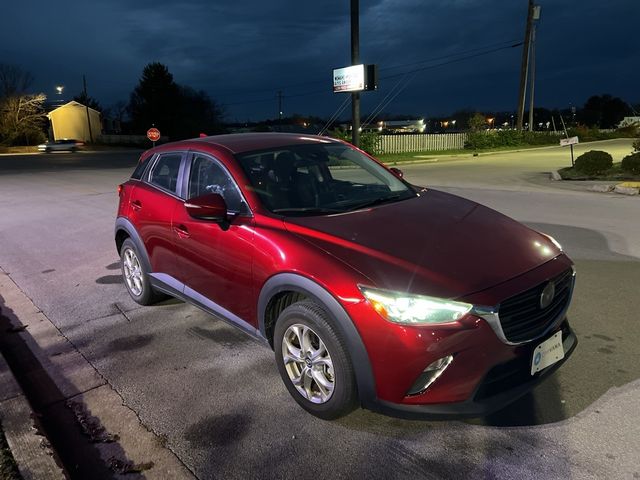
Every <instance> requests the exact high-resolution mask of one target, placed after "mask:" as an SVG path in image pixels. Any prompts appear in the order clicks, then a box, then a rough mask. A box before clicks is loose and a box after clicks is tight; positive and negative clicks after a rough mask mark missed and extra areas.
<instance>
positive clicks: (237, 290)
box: [172, 153, 255, 326]
mask: <svg viewBox="0 0 640 480" xmlns="http://www.w3.org/2000/svg"><path fill="white" fill-rule="evenodd" d="M189 165H190V168H188V169H187V172H185V174H187V175H188V182H187V183H186V184H187V192H186V198H187V199H189V198H194V197H198V196H201V195H204V194H207V193H218V194H220V195H222V197H223V198H224V199H225V202H226V203H227V208H228V211H229V212H230V221H229V225H225V226H221V225H218V224H216V223H213V222H210V221H206V220H199V219H195V218H192V217H191V216H190V215H189V214H188V213H187V211H186V209H185V207H184V203H183V204H182V205H181V206H180V207H178V208H176V210H175V211H174V215H173V222H172V223H173V231H174V234H175V237H174V242H175V245H176V250H175V251H176V256H177V261H178V264H179V268H180V274H179V277H178V279H179V280H180V281H181V282H183V283H184V284H185V293H186V294H188V295H191V296H194V297H195V298H196V300H198V301H200V302H201V303H206V302H203V299H202V298H200V297H199V296H202V297H204V298H205V299H206V300H208V301H209V302H213V304H215V305H214V307H222V309H224V310H226V311H227V312H230V313H231V314H232V315H233V316H236V317H239V318H240V319H242V320H244V321H246V322H249V323H250V324H252V325H254V324H255V319H253V318H250V317H251V312H252V311H253V310H252V309H251V306H250V302H249V301H248V299H249V297H250V292H251V288H252V271H251V267H252V265H251V264H252V258H253V229H252V228H251V226H252V224H253V218H252V217H251V215H250V212H249V209H248V207H247V204H246V202H245V201H244V200H243V198H242V195H241V194H240V190H239V189H238V186H237V185H236V182H235V181H234V180H233V178H232V177H231V175H230V174H229V173H228V171H227V170H226V169H225V168H224V167H223V166H222V164H221V163H220V162H219V161H218V160H216V159H214V158H213V157H211V156H209V155H205V154H201V153H193V154H192V156H191V159H190V162H189ZM209 306H211V305H209ZM214 309H217V310H218V311H220V312H222V313H225V312H224V310H222V309H220V308H214ZM226 316H227V317H229V315H226ZM231 319H232V320H233V318H231ZM254 326H255V325H254Z"/></svg>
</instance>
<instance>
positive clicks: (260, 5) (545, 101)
mask: <svg viewBox="0 0 640 480" xmlns="http://www.w3.org/2000/svg"><path fill="white" fill-rule="evenodd" d="M539 4H540V5H541V6H542V17H541V20H540V22H539V24H538V29H537V40H538V42H537V73H536V76H537V78H536V105H538V106H545V107H549V108H554V107H568V106H570V105H576V106H581V105H583V104H584V102H585V101H586V99H587V98H588V97H589V96H591V95H594V94H603V93H610V94H612V95H614V96H619V97H621V98H622V99H623V100H625V101H627V102H630V103H638V102H640V88H639V87H638V86H639V85H640V37H638V30H637V25H638V20H639V19H640V0H608V1H602V0H539ZM526 12H527V0H440V1H433V0H361V1H360V27H361V33H360V43H361V61H362V62H363V63H377V64H378V65H379V68H380V81H379V90H378V91H377V92H371V93H365V94H363V107H362V110H363V112H365V113H366V112H368V111H371V110H373V109H374V108H375V107H376V106H377V105H378V104H380V102H382V101H383V100H384V99H385V97H387V95H388V94H390V95H389V96H388V97H387V99H389V98H391V97H392V96H393V95H394V94H395V93H398V95H397V96H396V97H395V98H393V100H392V101H391V102H390V103H389V104H388V105H387V106H386V107H385V108H384V109H383V110H382V111H383V113H386V114H414V115H423V116H435V115H444V114H448V113H452V112H453V111H455V110H459V109H463V108H470V109H477V110H485V111H491V110H492V111H497V110H514V109H515V108H516V102H517V96H518V84H519V70H520V60H521V54H522V46H518V47H515V48H504V49H501V50H498V49H500V48H501V47H505V46H508V45H512V44H515V43H519V42H522V40H523V37H524V27H525V21H526ZM0 18H1V19H0V25H1V28H0V63H8V64H15V65H18V66H20V67H21V68H23V69H24V70H27V71H29V72H31V73H32V74H33V76H34V77H35V82H34V85H33V88H32V89H33V90H34V91H41V92H44V93H46V94H47V95H48V96H49V98H55V97H56V94H55V88H54V87H55V85H56V84H62V85H64V86H65V91H64V94H63V97H65V98H66V99H69V100H70V99H71V97H72V96H74V95H76V94H78V93H80V91H81V90H82V75H83V74H85V75H86V77H87V84H88V85H87V86H88V93H89V95H90V96H92V97H94V98H96V99H97V100H98V101H99V102H100V103H101V104H102V106H103V107H109V106H110V105H112V104H114V103H115V102H117V101H118V100H124V101H128V99H129V93H130V92H131V90H132V89H133V88H134V86H135V85H136V84H137V81H138V79H139V77H140V74H141V72H142V69H143V67H144V66H145V65H146V64H147V63H149V62H153V61H158V62H162V63H164V64H166V65H167V66H168V67H169V70H170V71H171V73H173V75H174V78H175V80H176V82H178V83H181V84H185V85H189V86H191V87H193V88H196V89H202V90H204V91H206V92H207V93H209V95H210V96H211V97H212V98H213V99H215V100H216V101H217V102H219V103H222V104H224V105H225V109H226V120H227V121H245V120H249V119H251V120H260V119H265V118H274V117H276V116H277V105H278V103H277V100H276V94H277V91H278V90H281V91H282V93H283V95H284V102H283V111H284V115H285V116H287V115H291V114H293V113H299V114H302V115H318V116H324V117H328V116H330V115H332V114H333V113H334V112H335V111H336V109H337V108H338V107H339V106H340V104H341V102H342V101H343V100H344V99H345V94H333V93H332V92H331V72H332V69H333V68H336V67H341V66H346V65H348V64H350V33H349V0H341V1H337V0H323V1H318V2H310V1H306V0H298V1H293V0H288V1H287V0H271V1H264V0H245V1H233V2H232V1H227V0H187V1H182V2H178V1H168V0H155V1H150V0H130V1H125V0H108V1H107V0H96V1H86V0H85V1H80V0H67V1H63V0H58V1H51V0H23V1H21V2H15V1H14V2H11V3H8V4H5V5H3V8H2V16H1V17H0ZM491 50H496V51H491ZM461 57H472V58H466V59H463V60H460V61H456V60H458V59H460V58H461ZM440 64H445V65H440ZM438 65H440V66H438ZM416 69H421V70H419V71H417V72H414V73H413V74H409V75H407V76H405V75H403V74H404V73H405V72H408V71H412V70H416ZM399 82H400V83H399ZM403 87H404V88H403ZM348 112H349V109H347V110H346V111H345V113H344V114H343V117H344V118H347V117H348Z"/></svg>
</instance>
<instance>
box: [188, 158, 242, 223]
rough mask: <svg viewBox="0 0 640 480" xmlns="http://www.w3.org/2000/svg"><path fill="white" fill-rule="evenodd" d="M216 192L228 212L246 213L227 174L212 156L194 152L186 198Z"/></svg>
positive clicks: (233, 183) (240, 198) (238, 194)
mask: <svg viewBox="0 0 640 480" xmlns="http://www.w3.org/2000/svg"><path fill="white" fill-rule="evenodd" d="M208 193H217V194H218V195H221V196H222V198H224V201H225V202H226V204H227V208H228V210H229V211H230V212H235V213H246V212H247V206H246V204H245V202H244V200H243V198H242V195H240V192H239V190H238V187H237V185H236V184H235V182H234V181H233V179H232V178H231V177H230V176H229V174H228V173H227V172H226V171H225V170H224V169H223V168H222V166H220V164H218V162H216V161H215V160H213V159H212V158H209V157H206V156H204V155H199V154H196V155H195V156H194V157H193V160H192V163H191V172H190V174H189V190H188V196H187V198H194V197H199V196H201V195H206V194H208Z"/></svg>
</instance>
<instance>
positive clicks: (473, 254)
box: [285, 190, 561, 298]
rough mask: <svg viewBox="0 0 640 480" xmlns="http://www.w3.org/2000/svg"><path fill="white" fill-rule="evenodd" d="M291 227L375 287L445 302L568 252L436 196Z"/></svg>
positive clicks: (295, 221)
mask: <svg viewBox="0 0 640 480" xmlns="http://www.w3.org/2000/svg"><path fill="white" fill-rule="evenodd" d="M285 226H286V228H287V229H288V230H289V231H290V232H292V233H294V234H296V235H299V236H300V237H302V238H304V239H305V240H307V241H308V242H310V243H312V244H314V245H315V246H316V247H318V248H320V249H322V250H324V252H325V253H326V254H329V255H332V256H334V257H337V258H339V259H340V260H342V261H343V262H344V263H346V264H348V265H350V266H351V267H352V268H353V269H355V270H357V271H359V272H360V273H361V274H362V275H364V276H366V277H368V278H369V280H370V282H371V285H370V286H374V287H378V288H386V289H390V290H396V291H402V292H408V293H416V294H423V295H433V296H438V297H444V298H458V297H462V296H465V295H469V294H471V293H475V292H478V291H480V290H484V289H486V288H489V287H492V286H494V285H497V284H499V283H501V282H504V281H506V280H509V279H511V278H514V277H516V276H518V275H521V274H523V273H525V272H528V271H529V270H532V269H534V268H536V267H538V266H540V265H542V264H543V263H546V262H548V261H549V260H551V259H552V258H554V257H556V256H558V255H559V254H560V253H561V251H560V250H559V249H558V248H557V247H556V246H555V245H554V244H553V243H552V242H551V241H550V240H549V239H548V238H547V237H545V236H544V235H542V234H540V233H538V232H536V231H534V230H532V229H530V228H528V227H526V226H524V225H522V224H521V223H519V222H516V221H515V220H512V219H511V218H509V217H507V216H505V215H502V214H501V213H498V212H496V211H495V210H492V209H490V208H487V207H485V206H483V205H480V204H477V203H475V202H472V201H469V200H466V199H463V198H460V197H457V196H455V195H451V194H448V193H444V192H439V191H436V190H423V191H421V192H420V194H419V196H417V197H415V198H412V199H409V200H404V201H400V202H396V203H392V204H385V205H380V206H377V207H373V208H368V209H363V210H358V211H355V212H349V213H344V214H339V215H330V216H312V217H288V218H286V219H285Z"/></svg>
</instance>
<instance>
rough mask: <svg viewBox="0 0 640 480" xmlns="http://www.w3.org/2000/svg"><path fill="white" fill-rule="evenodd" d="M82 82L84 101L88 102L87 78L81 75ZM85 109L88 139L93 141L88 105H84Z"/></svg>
mask: <svg viewBox="0 0 640 480" xmlns="http://www.w3.org/2000/svg"><path fill="white" fill-rule="evenodd" d="M82 84H83V86H84V101H85V103H89V102H88V100H89V95H87V78H86V77H85V76H84V75H82ZM85 109H86V110H87V125H88V126H89V140H90V142H91V143H93V132H91V117H90V116H89V105H85Z"/></svg>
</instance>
